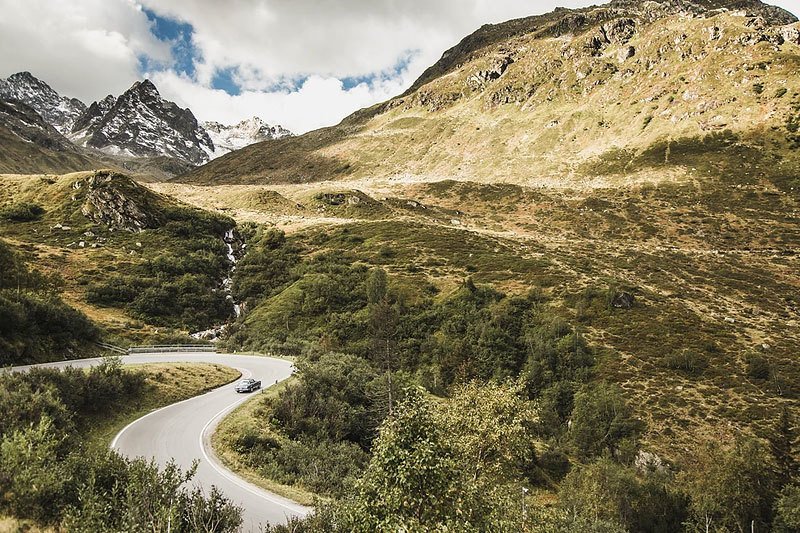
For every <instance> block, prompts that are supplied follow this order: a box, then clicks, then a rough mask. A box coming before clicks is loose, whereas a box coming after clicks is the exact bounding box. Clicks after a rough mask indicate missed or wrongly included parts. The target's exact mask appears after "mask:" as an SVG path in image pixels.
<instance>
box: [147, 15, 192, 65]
mask: <svg viewBox="0 0 800 533" xmlns="http://www.w3.org/2000/svg"><path fill="white" fill-rule="evenodd" d="M144 13H145V15H147V20H149V21H150V22H151V24H152V30H151V31H152V32H153V35H155V36H156V38H157V39H158V40H160V41H168V42H170V44H171V47H172V59H173V65H171V66H172V68H174V69H175V71H176V72H178V73H181V74H186V75H188V76H191V77H193V76H194V74H195V69H194V63H195V61H196V60H198V59H200V51H199V50H197V48H195V46H194V43H192V34H193V33H194V27H193V26H192V25H191V24H189V23H187V22H180V21H178V20H175V19H170V18H166V17H162V16H159V15H157V14H156V13H155V12H154V11H152V10H150V9H145V10H144ZM139 62H140V64H142V65H141V66H142V67H143V68H144V67H147V66H150V67H152V66H153V65H152V62H151V61H150V60H148V59H147V58H144V59H142V58H140V59H139Z"/></svg>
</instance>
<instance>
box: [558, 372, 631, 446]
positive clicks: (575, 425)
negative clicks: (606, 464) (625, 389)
mask: <svg viewBox="0 0 800 533" xmlns="http://www.w3.org/2000/svg"><path fill="white" fill-rule="evenodd" d="M643 429H644V427H643V423H642V422H641V421H640V420H638V419H636V418H635V417H634V415H633V411H632V410H631V408H630V406H629V405H628V404H627V402H626V401H625V399H624V398H623V396H622V391H621V390H620V389H619V387H617V386H616V385H612V384H609V383H606V382H600V383H597V384H594V385H587V386H585V387H584V388H582V389H581V390H580V391H579V392H578V393H577V394H576V395H575V407H574V409H573V411H572V426H571V428H570V436H571V438H572V442H573V443H574V445H575V449H576V451H577V453H578V455H579V457H581V458H583V459H586V458H590V457H596V456H598V455H600V454H602V453H604V452H606V453H609V454H610V455H611V456H617V452H618V451H619V450H620V448H621V446H622V445H623V444H626V443H631V442H634V441H635V440H636V438H637V437H638V435H639V433H641V431H642V430H643Z"/></svg>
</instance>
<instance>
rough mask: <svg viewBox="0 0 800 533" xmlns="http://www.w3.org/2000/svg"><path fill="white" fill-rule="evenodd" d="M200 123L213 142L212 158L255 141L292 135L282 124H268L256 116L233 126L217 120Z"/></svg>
mask: <svg viewBox="0 0 800 533" xmlns="http://www.w3.org/2000/svg"><path fill="white" fill-rule="evenodd" d="M201 125H202V126H203V129H205V130H206V132H207V133H208V135H209V137H211V141H212V142H213V143H214V153H213V154H212V158H217V157H219V156H221V155H225V154H227V153H228V152H232V151H234V150H239V149H241V148H244V147H245V146H249V145H251V144H255V143H257V142H262V141H268V140H271V139H282V138H284V137H290V136H291V135H292V132H290V131H289V130H287V129H285V128H284V127H283V126H280V125H277V126H270V125H269V124H267V123H266V122H264V121H263V120H261V119H260V118H258V117H252V118H250V119H247V120H243V121H241V122H239V123H238V124H236V125H233V126H225V125H223V124H220V123H219V122H203V123H202V124H201Z"/></svg>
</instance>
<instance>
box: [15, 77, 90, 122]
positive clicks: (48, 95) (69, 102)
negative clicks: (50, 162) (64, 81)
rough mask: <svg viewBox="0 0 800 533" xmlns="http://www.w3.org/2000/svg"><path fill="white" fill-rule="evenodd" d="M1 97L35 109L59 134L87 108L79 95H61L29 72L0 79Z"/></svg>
mask: <svg viewBox="0 0 800 533" xmlns="http://www.w3.org/2000/svg"><path fill="white" fill-rule="evenodd" d="M0 98H2V99H4V100H18V101H20V102H22V103H24V104H26V105H27V106H30V107H31V108H33V109H34V110H35V111H36V112H37V113H39V115H41V117H42V118H43V119H44V120H45V121H46V122H47V123H48V124H50V125H51V126H53V127H54V128H55V129H56V130H58V131H59V132H60V133H62V134H64V135H66V134H68V133H69V132H70V131H72V128H73V126H74V124H75V122H76V121H77V120H78V119H79V118H80V116H81V115H82V114H83V113H84V112H85V111H86V104H84V103H83V102H81V101H80V100H78V99H77V98H68V97H66V96H61V95H60V94H58V93H57V92H56V91H55V90H53V88H52V87H50V86H49V85H48V84H47V83H45V82H43V81H42V80H40V79H39V78H37V77H36V76H34V75H33V74H31V73H30V72H18V73H16V74H12V75H11V76H9V77H8V78H7V79H5V80H3V79H0Z"/></svg>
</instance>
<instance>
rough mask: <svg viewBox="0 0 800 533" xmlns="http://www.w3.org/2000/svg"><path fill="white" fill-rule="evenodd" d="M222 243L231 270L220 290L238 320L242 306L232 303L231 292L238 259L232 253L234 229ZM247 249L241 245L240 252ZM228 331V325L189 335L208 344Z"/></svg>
mask: <svg viewBox="0 0 800 533" xmlns="http://www.w3.org/2000/svg"><path fill="white" fill-rule="evenodd" d="M222 240H223V242H225V248H226V250H225V254H226V257H227V258H228V261H230V263H231V268H230V270H228V276H227V277H226V278H225V279H223V280H222V290H223V291H225V293H226V296H225V298H226V299H227V300H229V301H230V302H231V303H232V304H233V312H234V314H235V315H236V318H239V316H241V314H242V306H241V304H239V303H238V302H236V301H234V299H233V294H232V292H231V290H232V288H233V273H234V271H235V270H236V263H237V262H238V259H237V258H236V254H234V253H233V244H234V243H235V242H236V240H237V238H236V234H235V229H234V228H231V229H229V230H228V231H226V232H225V236H224V237H223V238H222ZM246 247H247V244H244V243H242V251H244V249H245V248H246ZM227 329H228V324H227V323H225V324H220V325H218V326H213V327H211V328H210V329H206V330H203V331H197V332H195V333H191V334H190V335H191V337H192V338H193V339H197V340H204V341H210V342H216V341H218V340H219V338H220V337H221V336H222V334H223V333H225V330H227Z"/></svg>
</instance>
